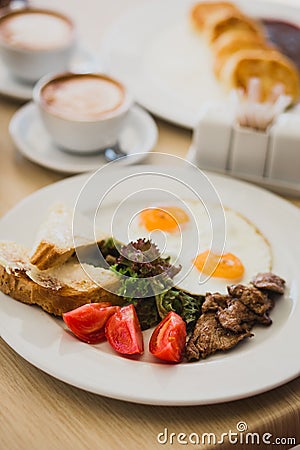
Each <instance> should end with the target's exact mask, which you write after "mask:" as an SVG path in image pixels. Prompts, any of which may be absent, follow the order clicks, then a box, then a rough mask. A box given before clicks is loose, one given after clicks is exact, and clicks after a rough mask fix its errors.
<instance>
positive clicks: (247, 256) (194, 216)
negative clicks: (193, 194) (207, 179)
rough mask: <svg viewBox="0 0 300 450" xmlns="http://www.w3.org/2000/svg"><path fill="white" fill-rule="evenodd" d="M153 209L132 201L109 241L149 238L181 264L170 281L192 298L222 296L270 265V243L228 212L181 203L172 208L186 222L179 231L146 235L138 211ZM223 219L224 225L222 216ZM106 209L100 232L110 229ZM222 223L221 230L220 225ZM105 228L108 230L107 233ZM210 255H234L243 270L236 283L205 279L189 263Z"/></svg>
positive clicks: (185, 202)
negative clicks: (178, 210)
mask: <svg viewBox="0 0 300 450" xmlns="http://www.w3.org/2000/svg"><path fill="white" fill-rule="evenodd" d="M153 206H164V205H158V204H156V205H154V204H150V203H149V205H145V204H141V203H139V204H138V203H137V204H135V205H134V206H132V205H131V206H130V208H129V209H128V212H129V211H130V212H129V215H128V217H124V215H123V219H122V223H120V222H119V221H118V223H117V226H114V227H113V228H112V229H113V234H114V237H115V238H116V239H118V240H120V241H121V242H125V243H127V242H129V241H135V240H137V239H138V238H147V239H148V238H150V239H152V241H153V242H155V243H156V244H157V246H158V247H159V249H160V251H161V252H162V254H163V256H171V260H172V263H174V264H175V265H178V264H180V265H181V266H182V269H181V271H180V272H179V274H178V275H177V276H176V277H175V279H174V282H175V284H176V285H177V286H179V287H181V288H183V289H186V290H188V291H189V292H191V293H195V294H205V293H206V292H220V293H226V291H227V286H228V285H230V284H233V283H236V282H241V283H249V282H250V281H251V279H252V278H253V277H254V276H255V275H256V274H257V273H258V272H266V271H269V270H271V267H272V252H271V247H270V244H269V243H268V241H267V239H266V238H265V237H264V236H263V234H262V233H261V232H260V231H259V230H258V229H257V228H256V226H255V225H254V224H253V223H252V222H251V221H249V220H248V219H247V218H245V217H243V216H242V215H241V214H239V213H238V212H236V211H233V210H232V209H229V208H227V209H225V210H224V211H223V210H222V212H221V214H220V208H217V207H216V208H214V207H213V206H211V207H210V208H206V207H205V206H204V205H203V204H202V203H201V202H196V201H188V200H186V201H183V202H181V203H180V204H177V205H175V204H172V205H165V206H178V207H180V208H182V209H184V210H185V212H186V213H187V214H188V215H189V217H190V220H189V222H187V223H185V224H183V225H182V226H180V230H179V231H177V232H173V233H167V232H162V231H159V230H156V231H153V232H149V231H148V230H147V229H146V228H145V226H144V225H143V223H142V222H141V219H140V217H139V214H138V212H139V211H141V210H143V209H145V208H147V207H153ZM223 214H224V215H225V222H224V221H223V220H222V215H223ZM111 218H112V209H110V212H109V211H108V210H107V211H106V212H104V214H103V213H102V214H101V226H102V228H103V225H105V223H106V227H104V228H108V229H105V231H107V232H109V231H111V230H112V229H111V227H110V220H111ZM223 225H225V228H224V227H223ZM109 228H110V229H109ZM209 249H212V250H214V251H215V253H218V254H221V253H222V252H223V253H232V254H234V255H235V256H237V257H238V258H239V259H240V260H241V262H242V264H243V266H244V268H245V271H244V275H243V277H242V278H241V279H238V280H232V279H223V278H216V277H207V276H205V275H203V274H201V273H200V272H199V271H198V269H196V267H195V266H194V265H193V260H194V258H195V257H196V256H197V255H198V254H199V253H202V252H204V251H206V250H209Z"/></svg>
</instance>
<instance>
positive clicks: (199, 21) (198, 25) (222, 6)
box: [190, 2, 237, 31]
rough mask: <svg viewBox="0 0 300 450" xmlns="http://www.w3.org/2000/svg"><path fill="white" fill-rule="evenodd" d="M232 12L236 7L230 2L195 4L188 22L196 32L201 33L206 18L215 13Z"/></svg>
mask: <svg viewBox="0 0 300 450" xmlns="http://www.w3.org/2000/svg"><path fill="white" fill-rule="evenodd" d="M221 10H222V11H225V10H226V11H230V10H231V11H232V10H237V7H236V6H235V5H234V4H233V3H230V2H200V3H196V4H195V5H194V6H193V7H192V9H191V12H190V20H191V23H192V25H193V27H194V28H195V29H196V30H199V31H202V29H203V27H204V24H205V22H206V20H207V19H208V17H209V16H210V15H211V14H212V13H214V12H216V11H221Z"/></svg>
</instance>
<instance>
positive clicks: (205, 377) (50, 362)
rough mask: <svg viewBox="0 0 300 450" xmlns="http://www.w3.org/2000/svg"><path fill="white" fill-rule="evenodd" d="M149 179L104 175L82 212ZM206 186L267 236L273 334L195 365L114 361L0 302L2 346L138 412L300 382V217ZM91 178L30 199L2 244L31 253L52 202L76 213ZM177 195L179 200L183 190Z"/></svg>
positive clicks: (235, 188)
mask: <svg viewBox="0 0 300 450" xmlns="http://www.w3.org/2000/svg"><path fill="white" fill-rule="evenodd" d="M159 170H160V172H162V173H164V174H165V173H167V174H175V176H176V175H177V172H176V171H175V169H169V168H165V167H164V168H162V167H161V168H160V169H159ZM155 171H156V170H155V167H154V166H130V167H123V168H122V167H121V168H119V169H118V170H117V169H116V168H115V169H114V170H112V171H107V172H106V173H103V174H102V175H101V180H99V182H98V181H97V179H96V182H95V183H93V182H92V183H89V184H88V185H87V186H86V188H85V192H84V199H83V200H84V205H85V211H83V212H85V213H88V212H89V211H90V210H91V208H95V207H96V206H97V204H98V202H99V199H101V197H102V195H103V193H104V192H103V191H104V190H105V189H106V188H108V186H112V185H114V186H119V188H120V189H121V192H122V194H123V196H126V195H127V194H130V193H131V191H130V192H129V190H128V189H127V188H126V186H127V187H128V186H129V185H130V186H131V188H132V186H133V188H136V190H138V189H140V188H143V187H144V186H146V185H147V186H151V185H153V183H152V184H151V176H155V175H153V173H155ZM141 172H144V173H147V177H145V176H144V174H143V176H140V175H141ZM209 176H210V179H211V181H212V182H213V184H214V186H215V187H216V189H217V191H218V192H219V193H220V195H221V198H222V201H223V203H224V204H225V205H227V206H229V207H231V208H233V209H235V210H237V211H239V212H240V213H242V214H244V215H245V216H246V217H248V218H249V219H250V220H252V221H253V222H254V223H255V224H256V225H257V226H258V227H259V228H260V229H261V231H262V232H263V233H264V234H265V235H266V236H267V238H268V239H269V241H270V244H271V246H272V250H273V270H274V272H275V273H278V274H280V275H281V276H283V277H285V278H286V280H287V285H288V288H289V295H287V296H286V297H285V298H284V299H283V298H282V299H280V300H279V301H278V303H277V305H276V307H275V308H274V310H273V311H272V319H273V324H272V326H271V327H268V328H264V329H263V328H260V327H256V328H255V330H254V333H255V337H254V338H252V339H250V340H247V342H244V343H242V344H241V345H239V346H238V347H236V348H235V349H233V350H232V351H230V352H227V353H224V354H222V353H221V354H219V355H214V356H212V357H210V358H209V359H207V360H204V361H201V362H195V363H182V364H179V365H166V364H161V363H159V362H157V361H154V359H151V358H150V357H149V354H148V352H147V351H146V352H145V355H144V357H143V358H142V359H141V360H138V359H135V358H132V359H131V358H125V357H121V356H119V355H117V354H116V353H114V352H113V350H111V349H110V347H109V345H108V344H107V343H102V344H99V345H96V346H89V345H87V344H84V343H81V342H79V341H78V340H76V339H75V338H74V337H72V336H71V335H70V334H68V333H66V332H64V331H63V323H62V321H61V320H59V319H54V318H53V317H51V316H50V315H48V314H46V313H45V312H43V311H42V310H41V309H39V308H36V307H32V306H28V305H24V304H22V303H19V302H17V301H15V300H12V299H11V298H9V297H7V296H5V295H4V294H1V295H0V331H1V337H2V338H3V339H4V340H5V342H7V344H8V345H9V346H10V347H12V348H13V349H14V350H15V351H16V352H17V353H18V354H19V355H21V356H22V357H23V358H25V359H26V360H27V361H29V362H30V363H32V364H33V365H35V366H36V367H38V368H40V369H42V370H43V371H45V372H47V373H48V374H50V375H52V376H54V377H56V378H58V379H60V380H62V381H65V382H67V383H69V384H71V385H74V386H77V387H80V388H82V389H85V390H87V391H90V392H94V393H97V394H101V395H104V396H108V397H112V398H118V399H122V400H128V401H133V402H138V403H146V404H155V405H193V404H209V403H217V402H225V401H230V400H235V399H240V398H244V397H247V396H251V395H255V394H258V393H261V392H264V391H267V390H269V389H272V388H274V387H277V386H279V385H281V384H283V383H285V382H287V381H289V380H291V379H293V378H295V377H297V376H298V375H299V374H300V350H299V340H300V327H299V315H300V298H299V292H300V276H299V254H300V235H299V223H300V212H299V210H298V209H297V208H295V207H293V206H292V205H291V204H289V203H287V202H286V201H284V200H282V199H280V198H279V197H276V196H274V195H273V194H271V193H269V192H267V191H264V190H262V189H259V188H257V187H254V186H252V185H249V184H247V183H244V182H240V181H236V180H233V179H230V178H226V177H223V176H218V175H209ZM89 177H90V175H87V174H85V175H80V176H77V177H73V178H69V179H67V180H63V181H62V182H59V183H56V184H53V185H51V186H48V187H46V188H44V189H42V190H40V191H37V192H35V193H34V194H32V195H31V196H29V197H28V198H26V199H25V200H24V201H22V202H21V203H19V204H18V205H17V206H16V207H15V208H14V209H13V210H12V211H11V212H10V213H8V214H7V215H6V216H5V217H4V218H3V219H2V220H1V221H0V236H1V239H10V240H16V241H18V242H21V243H23V244H25V245H31V244H32V242H33V240H34V236H35V234H36V229H37V227H38V225H39V223H40V222H41V220H42V218H43V217H44V215H45V214H46V211H47V209H48V208H49V206H50V205H51V204H52V203H53V202H55V201H56V200H57V199H60V201H63V202H66V203H70V204H74V202H75V201H76V198H77V195H78V193H79V192H80V191H81V189H82V187H83V186H84V185H85V183H86V181H87V180H88V179H89ZM119 179H122V180H134V182H133V183H131V184H130V183H129V185H128V184H126V183H125V185H124V186H123V187H122V188H121V187H120V184H118V183H117V181H118V180H119ZM145 180H147V182H146V183H145ZM100 181H101V183H100ZM166 185H167V186H168V185H169V181H168V183H167V184H166ZM121 186H122V185H121ZM178 186H179V187H178V189H179V191H180V189H181V187H180V186H181V184H179V185H178ZM123 196H122V199H123ZM118 198H119V201H120V200H121V198H120V197H118ZM124 226H125V225H124Z"/></svg>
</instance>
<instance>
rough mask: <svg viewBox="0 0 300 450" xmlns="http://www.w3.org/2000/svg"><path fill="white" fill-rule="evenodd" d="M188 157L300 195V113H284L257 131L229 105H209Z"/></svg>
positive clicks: (203, 111) (288, 192)
mask: <svg viewBox="0 0 300 450" xmlns="http://www.w3.org/2000/svg"><path fill="white" fill-rule="evenodd" d="M187 159H188V160H189V161H190V162H192V163H193V164H195V165H197V166H198V167H200V168H201V169H205V170H212V171H215V172H219V173H223V174H227V175H231V176H234V177H237V178H241V179H244V180H246V181H250V182H253V183H256V184H260V185H262V186H264V187H266V188H269V189H271V190H274V191H277V192H280V193H282V194H286V195H292V196H300V114H299V113H283V114H281V115H280V116H279V117H278V119H277V120H276V122H275V123H273V124H272V125H271V126H270V127H269V128H268V129H267V130H266V131H257V130H254V129H252V128H244V127H240V126H239V125H237V124H236V119H235V111H234V109H233V108H232V107H231V106H230V105H228V104H210V105H206V107H205V108H204V109H203V110H202V112H201V115H200V118H199V121H198V124H197V125H196V127H195V128H194V133H193V140H192V145H191V147H190V150H189V152H188V155H187Z"/></svg>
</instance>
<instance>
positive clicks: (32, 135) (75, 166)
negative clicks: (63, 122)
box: [9, 102, 157, 174]
mask: <svg viewBox="0 0 300 450" xmlns="http://www.w3.org/2000/svg"><path fill="white" fill-rule="evenodd" d="M9 132H10V135H11V137H12V139H13V141H14V143H15V145H16V147H17V148H18V149H19V151H20V152H21V153H22V154H23V155H24V156H26V158H28V159H30V160H31V161H33V162H35V163H37V164H39V165H41V166H44V167H47V168H48V169H52V170H56V171H58V172H63V173H72V174H74V173H80V172H88V171H90V170H96V169H98V168H99V167H101V166H102V165H103V164H105V163H107V161H105V158H104V155H103V152H101V153H98V154H96V155H88V156H87V155H78V154H72V153H68V152H65V151H62V150H60V149H59V148H58V147H57V146H56V145H55V144H54V143H53V142H52V140H51V138H50V136H49V134H48V133H47V131H46V129H45V128H44V125H43V123H42V121H41V119H40V116H39V112H38V109H37V107H36V105H35V104H34V103H32V102H30V103H27V105H25V106H23V107H21V108H20V109H19V110H18V111H17V112H16V113H15V114H14V116H13V118H12V119H11V122H10V125H9ZM156 140H157V127H156V124H155V122H154V120H153V119H152V117H151V116H150V114H148V113H147V112H146V111H144V110H143V109H142V108H140V107H139V106H133V107H132V108H131V110H130V112H129V114H128V117H127V119H126V124H125V126H124V129H123V131H122V133H121V136H120V146H121V148H122V149H123V150H124V152H126V153H128V154H129V155H130V154H133V153H138V154H139V155H138V156H137V157H136V159H135V162H139V161H141V160H142V159H144V158H145V157H146V156H147V153H148V152H150V151H151V150H152V149H153V147H154V146H155V144H156ZM130 161H131V160H127V159H126V158H124V159H123V161H122V162H123V164H125V165H126V164H128V163H130Z"/></svg>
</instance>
